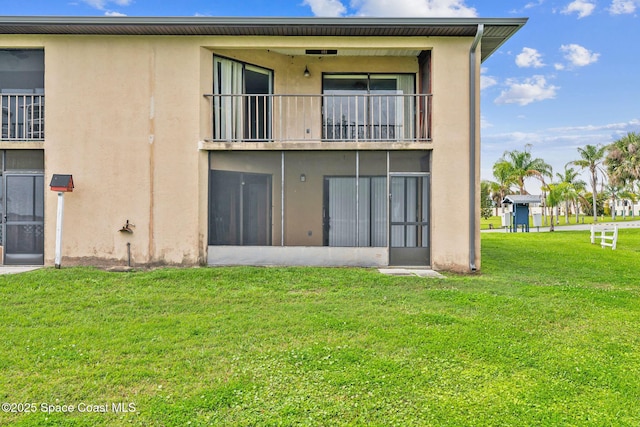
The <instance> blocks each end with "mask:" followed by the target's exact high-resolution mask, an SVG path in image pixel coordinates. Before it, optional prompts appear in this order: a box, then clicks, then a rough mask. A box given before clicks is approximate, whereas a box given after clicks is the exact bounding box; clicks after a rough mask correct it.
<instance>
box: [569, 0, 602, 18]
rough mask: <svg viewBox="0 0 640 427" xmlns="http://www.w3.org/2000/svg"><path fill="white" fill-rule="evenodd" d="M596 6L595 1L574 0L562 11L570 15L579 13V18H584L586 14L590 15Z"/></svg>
mask: <svg viewBox="0 0 640 427" xmlns="http://www.w3.org/2000/svg"><path fill="white" fill-rule="evenodd" d="M595 8H596V5H595V4H594V3H591V2H590V1H586V0H574V1H572V2H571V3H569V4H568V5H567V7H565V8H564V9H562V13H564V14H565V15H570V14H572V13H574V12H576V13H577V14H578V18H584V17H585V16H589V15H591V14H592V13H593V10H594V9H595Z"/></svg>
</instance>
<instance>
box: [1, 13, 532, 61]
mask: <svg viewBox="0 0 640 427" xmlns="http://www.w3.org/2000/svg"><path fill="white" fill-rule="evenodd" d="M526 22H527V18H272V17H259V18H245V17H242V18H240V17H119V16H117V17H106V16H101V17H60V16H58V17H57V16H4V17H0V34H63V35H69V34H79V35H140V36H143V35H150V36H312V37H319V36H334V37H335V36H339V37H340V36H342V37H474V36H475V34H476V31H477V29H478V25H479V24H483V25H484V33H483V35H482V51H481V54H482V60H483V61H484V60H485V59H486V58H488V57H489V56H490V55H491V54H492V53H493V52H495V51H496V50H497V49H498V48H499V47H500V46H501V45H502V44H503V43H504V42H506V41H507V40H508V39H509V38H510V37H511V36H513V35H514V34H515V33H516V32H517V31H518V30H519V29H520V28H521V27H522V26H523V25H525V24H526Z"/></svg>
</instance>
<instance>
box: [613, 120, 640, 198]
mask: <svg viewBox="0 0 640 427" xmlns="http://www.w3.org/2000/svg"><path fill="white" fill-rule="evenodd" d="M607 149H608V153H607V158H606V159H605V164H606V165H607V170H608V172H609V179H610V180H611V182H612V184H615V185H621V186H625V185H632V184H633V183H634V182H635V181H638V180H640V134H637V133H635V132H629V133H628V134H627V135H625V136H623V137H622V138H620V139H618V140H617V141H614V142H613V143H612V144H611V145H609V146H608V147H607Z"/></svg>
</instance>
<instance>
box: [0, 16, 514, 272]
mask: <svg viewBox="0 0 640 427" xmlns="http://www.w3.org/2000/svg"><path fill="white" fill-rule="evenodd" d="M525 22H526V19H480V18H469V19H467V18H454V19H445V18H415V19H412V18H405V19H391V18H373V19H372V18H344V19H323V18H209V17H206V18H200V17H194V18H132V17H96V18H93V17H0V96H1V101H2V134H1V138H0V154H1V156H0V161H1V164H0V166H1V168H0V172H1V174H2V177H1V179H2V181H1V186H0V187H1V189H2V203H1V206H2V210H3V212H2V240H1V242H2V252H3V254H2V261H3V262H4V263H5V264H45V265H52V264H53V262H54V252H55V240H56V237H55V236H56V209H57V193H56V192H55V191H51V190H50V188H49V184H50V181H51V179H52V176H53V175H54V174H70V175H72V176H73V182H74V185H75V188H74V190H73V192H70V193H66V195H65V197H64V200H65V205H64V206H65V208H64V209H65V210H64V223H63V238H62V255H63V264H65V265H75V264H93V265H125V264H127V263H130V264H131V265H163V264H167V265H172V264H179V265H207V264H208V265H234V264H250V265H339V266H342V265H345V266H346V265H355V266H387V265H403V266H405V265H410V266H430V267H432V268H434V269H439V270H452V271H461V272H468V271H472V270H475V269H478V268H479V267H480V238H479V222H478V221H479V196H478V194H479V153H480V150H479V143H480V135H479V125H480V111H479V105H480V104H479V93H480V85H479V81H480V64H481V62H482V61H484V60H486V59H487V58H488V57H489V56H490V55H491V54H492V53H494V52H495V51H496V50H497V49H498V48H499V47H500V46H501V45H502V44H503V43H504V42H505V41H507V40H508V39H509V38H510V37H511V36H512V35H513V34H515V33H516V32H517V31H518V30H519V29H520V28H521V27H522V26H523V25H524V24H525Z"/></svg>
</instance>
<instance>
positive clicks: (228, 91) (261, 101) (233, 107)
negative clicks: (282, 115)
mask: <svg viewBox="0 0 640 427" xmlns="http://www.w3.org/2000/svg"><path fill="white" fill-rule="evenodd" d="M271 94H273V71H271V70H268V69H266V68H261V67H258V66H255V65H250V64H246V63H243V62H238V61H234V60H231V59H227V58H222V57H219V56H214V58H213V105H214V120H213V121H214V122H213V132H214V139H218V140H227V141H241V140H246V139H250V140H269V139H271V110H272V108H271V104H272V99H271V97H270V95H271Z"/></svg>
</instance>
